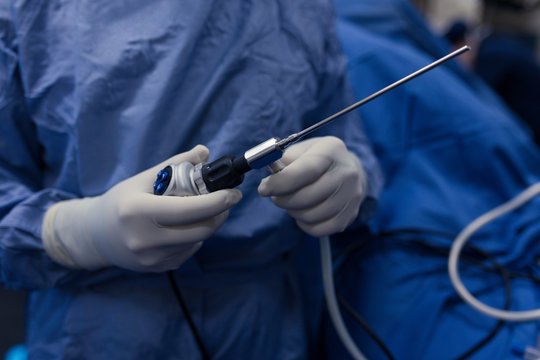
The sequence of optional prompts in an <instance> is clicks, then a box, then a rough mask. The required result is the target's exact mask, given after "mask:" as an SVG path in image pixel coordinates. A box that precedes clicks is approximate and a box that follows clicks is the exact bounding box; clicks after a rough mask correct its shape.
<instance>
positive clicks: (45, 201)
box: [0, 4, 241, 289]
mask: <svg viewBox="0 0 540 360" xmlns="http://www.w3.org/2000/svg"><path fill="white" fill-rule="evenodd" d="M7 7H8V5H6V4H2V5H0V282H1V283H3V284H4V285H6V286H8V287H13V288H29V289H39V288H48V287H52V286H58V285H70V286H85V284H89V283H91V282H92V281H95V280H93V279H94V278H96V277H97V278H101V279H103V278H104V277H107V276H109V275H105V273H101V274H100V275H99V276H96V274H95V272H88V271H81V270H96V269H101V268H105V267H110V266H116V267H120V268H124V269H129V270H136V271H163V270H168V269H172V268H175V267H178V266H179V265H180V264H181V263H182V262H183V261H185V260H186V259H187V258H188V257H189V256H191V255H192V254H193V253H194V252H196V251H197V249H198V248H199V247H200V246H201V241H202V240H203V239H205V238H206V237H208V236H210V234H211V233H212V232H213V231H214V230H215V229H217V227H219V226H220V225H221V223H222V222H223V221H224V220H225V218H226V216H227V209H228V208H229V207H231V206H232V205H234V204H235V203H236V202H238V201H239V200H240V198H241V194H240V193H239V192H238V191H235V190H227V191H222V192H217V193H215V194H211V195H210V196H206V197H199V198H193V199H180V198H176V199H175V198H172V197H156V196H153V195H151V192H152V189H151V184H152V182H153V178H154V176H155V169H150V170H149V171H148V172H143V173H141V174H139V175H136V176H134V177H132V178H130V179H128V180H125V181H124V182H122V183H120V184H118V185H117V186H115V187H113V188H112V189H110V190H109V191H108V192H106V193H105V194H103V195H102V196H98V197H94V198H88V199H77V195H76V194H73V193H70V192H66V191H62V190H59V189H53V188H46V187H45V186H44V184H43V179H44V178H45V174H46V173H47V168H46V164H45V162H44V161H43V157H42V156H43V151H44V150H43V149H42V148H41V147H40V143H39V137H38V135H37V131H36V127H35V125H34V123H33V121H32V120H31V119H30V117H29V115H28V113H27V111H26V109H25V101H24V94H23V88H22V84H21V81H20V76H19V74H18V54H17V53H16V51H15V48H16V45H15V39H14V33H15V31H14V29H12V28H11V26H10V22H9V10H8V9H7ZM207 155H208V152H207V150H206V148H204V147H196V148H195V149H193V150H192V151H191V152H189V153H185V154H180V155H178V156H177V157H175V158H173V159H171V160H170V161H175V160H178V161H195V162H199V161H201V160H204V159H205V158H206V156H207ZM43 239H45V240H46V241H43ZM109 273H110V274H112V275H110V276H114V273H115V272H107V274H109ZM97 281H99V279H98V280H97Z"/></svg>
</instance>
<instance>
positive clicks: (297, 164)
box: [258, 136, 367, 237]
mask: <svg viewBox="0 0 540 360" xmlns="http://www.w3.org/2000/svg"><path fill="white" fill-rule="evenodd" d="M281 160H282V161H283V163H284V164H285V165H286V167H285V168H284V169H283V170H282V171H280V172H278V173H277V174H273V175H270V176H268V177H267V178H265V179H263V180H262V181H261V184H260V185H259V189H258V190H259V194H260V195H262V196H271V197H272V201H273V202H274V203H275V204H276V205H277V206H279V207H281V208H283V209H285V210H287V212H288V213H289V214H290V215H291V216H292V217H293V218H295V219H296V223H297V224H298V226H300V228H301V229H302V230H304V231H305V232H307V233H308V234H310V235H313V236H317V237H320V236H325V235H331V234H335V233H337V232H341V231H343V230H345V228H346V227H347V226H349V225H350V224H351V223H352V222H353V221H354V220H355V219H356V217H357V216H358V211H359V208H360V205H361V203H362V200H363V199H364V197H365V194H366V189H367V179H366V176H365V173H364V170H363V168H362V165H361V164H360V161H359V159H358V158H357V157H356V155H354V154H353V153H351V152H349V151H348V150H347V147H346V146H345V144H344V143H343V141H341V140H340V139H338V138H336V137H333V136H328V137H319V138H312V139H309V140H305V141H302V142H299V143H298V144H295V145H292V146H291V147H290V148H288V149H287V150H286V151H285V153H284V154H283V157H282V158H281Z"/></svg>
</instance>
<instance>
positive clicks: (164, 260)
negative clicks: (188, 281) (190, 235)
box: [137, 241, 203, 272]
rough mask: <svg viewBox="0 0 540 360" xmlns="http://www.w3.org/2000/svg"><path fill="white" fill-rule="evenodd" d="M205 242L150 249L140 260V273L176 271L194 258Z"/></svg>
mask: <svg viewBox="0 0 540 360" xmlns="http://www.w3.org/2000/svg"><path fill="white" fill-rule="evenodd" d="M202 244H203V241H198V242H196V243H192V244H185V245H182V246H178V245H173V246H165V247H161V248H158V249H149V250H148V251H146V252H145V253H144V255H141V256H140V257H139V258H138V264H139V266H140V268H139V269H137V270H138V271H143V272H163V271H168V270H175V269H178V268H179V267H180V265H182V264H183V263H184V262H185V261H186V260H188V259H189V258H190V257H192V256H193V255H194V254H195V253H196V252H197V251H199V249H200V248H201V246H202Z"/></svg>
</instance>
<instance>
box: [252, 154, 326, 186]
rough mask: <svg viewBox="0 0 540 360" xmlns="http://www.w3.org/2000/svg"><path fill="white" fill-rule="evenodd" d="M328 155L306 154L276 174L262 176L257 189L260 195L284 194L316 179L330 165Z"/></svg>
mask: <svg viewBox="0 0 540 360" xmlns="http://www.w3.org/2000/svg"><path fill="white" fill-rule="evenodd" d="M332 164H333V159H332V158H330V157H328V156H321V155H309V154H306V155H304V156H302V157H300V158H298V159H296V160H295V161H293V162H292V163H290V164H289V165H287V166H286V167H285V168H284V169H283V170H281V171H280V172H278V173H277V174H273V175H270V176H268V177H266V178H264V179H263V180H262V181H261V183H260V184H259V188H258V189H257V190H258V192H259V194H260V195H261V196H285V195H290V194H293V193H295V192H296V191H298V190H299V189H301V188H303V187H306V186H307V185H309V184H312V183H314V182H315V181H317V180H318V179H319V178H320V177H321V176H322V175H323V174H324V173H325V172H327V171H328V169H329V168H330V167H331V166H332Z"/></svg>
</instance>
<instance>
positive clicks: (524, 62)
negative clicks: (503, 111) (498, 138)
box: [475, 33, 540, 144]
mask: <svg viewBox="0 0 540 360" xmlns="http://www.w3.org/2000/svg"><path fill="white" fill-rule="evenodd" d="M535 45H536V41H535V38H534V37H531V38H529V37H527V36H518V35H510V34H504V33H492V34H490V35H489V36H488V37H486V38H485V39H484V40H483V41H482V43H481V45H480V47H479V49H478V55H477V57H476V62H475V70H476V72H477V73H478V74H479V75H480V76H481V77H482V78H483V79H484V80H485V81H486V82H487V83H488V84H489V85H490V86H491V87H492V88H493V89H494V90H495V91H496V92H497V93H498V94H499V95H500V96H501V97H502V98H503V99H504V101H505V102H506V103H507V104H508V106H509V107H510V108H511V109H512V110H513V111H515V112H516V114H518V115H519V117H520V118H521V119H523V121H525V123H526V124H527V125H528V126H529V127H530V128H531V130H532V131H533V134H534V138H535V141H536V143H537V144H540V105H539V104H540V65H539V64H538V62H537V61H536V59H535V51H534V50H535ZM493 59H497V60H496V61H494V60H493Z"/></svg>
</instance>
